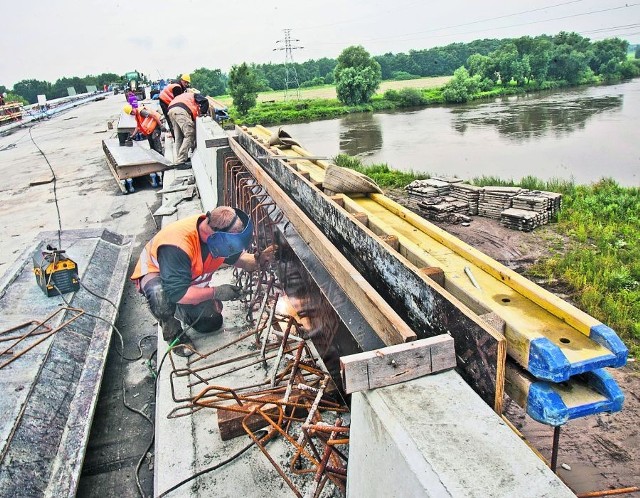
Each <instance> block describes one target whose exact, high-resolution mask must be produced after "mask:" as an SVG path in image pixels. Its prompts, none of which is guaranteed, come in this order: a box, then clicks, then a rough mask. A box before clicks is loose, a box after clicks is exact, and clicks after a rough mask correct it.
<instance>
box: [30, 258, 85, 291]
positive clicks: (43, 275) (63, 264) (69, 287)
mask: <svg viewBox="0 0 640 498" xmlns="http://www.w3.org/2000/svg"><path fill="white" fill-rule="evenodd" d="M33 273H34V274H35V276H36V281H37V282H38V285H39V286H40V288H41V289H42V291H43V292H44V293H45V295H46V296H47V297H51V296H57V295H59V294H67V293H68V292H75V291H77V290H79V289H80V280H79V278H78V265H76V263H75V262H74V261H73V260H72V259H70V258H68V257H67V256H66V254H65V251H63V250H60V249H56V248H55V247H51V246H50V245H47V246H46V249H44V250H40V251H36V254H35V255H34V256H33Z"/></svg>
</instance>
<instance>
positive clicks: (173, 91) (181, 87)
mask: <svg viewBox="0 0 640 498" xmlns="http://www.w3.org/2000/svg"><path fill="white" fill-rule="evenodd" d="M190 86H191V75H189V74H186V73H185V74H183V75H182V76H180V79H179V80H178V82H177V83H170V84H168V85H167V86H165V87H164V88H163V89H162V91H161V92H160V95H159V96H158V99H159V100H160V109H162V112H163V113H164V117H165V118H167V123H169V130H171V135H172V136H173V127H172V124H171V120H170V119H169V115H168V112H169V105H170V104H171V101H172V100H173V99H174V98H176V97H177V96H178V95H180V94H182V93H184V92H185V90H186V89H187V88H189V87H190Z"/></svg>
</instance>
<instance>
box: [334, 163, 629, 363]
mask: <svg viewBox="0 0 640 498" xmlns="http://www.w3.org/2000/svg"><path fill="white" fill-rule="evenodd" d="M334 161H335V163H336V164H338V165H339V166H343V167H347V168H351V169H355V170H357V171H359V172H361V173H364V174H366V175H367V176H369V177H370V178H372V179H373V180H374V181H376V183H378V185H380V187H382V188H403V187H404V186H406V185H408V184H409V183H410V182H412V181H413V180H416V179H419V178H428V176H429V175H417V174H415V173H412V172H410V173H405V172H401V171H395V170H392V169H389V167H388V166H387V165H386V164H379V165H371V166H365V165H363V164H362V162H361V161H360V160H359V159H358V158H354V157H350V156H346V155H339V156H337V157H336V158H335V159H334ZM471 183H473V184H475V185H478V186H485V185H504V186H520V187H523V188H528V189H532V190H547V191H551V192H559V193H561V194H562V195H563V208H562V210H561V211H560V214H559V216H558V220H557V223H553V224H551V225H547V226H546V227H545V228H544V229H543V230H539V231H537V233H540V232H543V234H546V235H551V236H552V237H553V239H554V240H552V242H551V243H550V244H549V255H548V256H547V257H546V258H544V259H542V260H540V261H538V262H537V263H536V264H535V265H533V266H532V267H531V268H529V269H528V270H527V272H526V273H525V275H526V276H528V277H537V278H544V279H545V280H546V281H548V282H556V281H557V282H560V283H561V284H563V285H564V286H566V287H568V288H569V289H570V291H571V299H572V301H573V302H575V303H576V304H577V306H578V307H579V308H580V309H582V310H583V311H585V312H586V313H589V314H590V315H591V316H593V317H595V318H596V319H598V320H600V321H601V322H602V323H604V324H606V325H608V326H609V327H611V328H612V329H614V330H615V331H616V332H617V333H618V334H619V336H620V338H621V339H622V340H623V341H624V343H625V344H626V345H627V346H628V347H629V350H630V353H631V355H633V356H635V357H636V358H638V357H640V244H639V243H638V241H640V188H637V187H621V186H619V185H618V184H617V183H616V182H615V181H614V180H612V179H603V180H601V181H600V182H598V183H595V184H593V185H575V184H574V183H573V182H571V181H567V180H559V179H553V180H550V181H547V182H545V181H543V180H540V179H538V178H535V177H532V176H528V177H525V178H523V179H522V180H521V181H520V182H514V181H513V180H503V179H500V178H496V177H487V176H484V177H479V178H474V179H473V180H472V181H471ZM535 233H536V232H534V234H535Z"/></svg>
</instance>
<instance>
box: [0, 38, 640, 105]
mask: <svg viewBox="0 0 640 498" xmlns="http://www.w3.org/2000/svg"><path fill="white" fill-rule="evenodd" d="M351 48H352V47H349V48H347V49H345V50H349V49H351ZM628 49H629V44H628V42H626V41H624V40H621V39H618V38H611V39H605V40H602V41H595V42H591V41H590V40H589V39H588V38H585V37H583V36H581V35H579V34H577V33H566V32H561V33H559V34H557V35H555V36H550V35H541V36H537V37H529V36H523V37H520V38H505V39H482V40H474V41H472V42H469V43H451V44H449V45H445V46H442V47H434V48H429V49H424V50H410V51H409V52H408V53H397V54H393V53H386V54H383V55H379V56H373V57H371V56H369V54H368V53H367V60H371V61H373V62H375V64H376V65H372V66H371V67H372V69H373V68H375V71H374V73H375V75H376V78H378V73H379V78H380V79H381V80H390V79H395V80H403V79H411V78H416V77H428V76H447V75H451V74H454V72H455V71H456V70H458V69H459V68H461V67H464V68H465V70H466V71H467V72H466V73H465V72H464V71H459V72H458V76H456V78H455V84H454V83H453V82H452V88H450V89H449V91H448V93H447V100H448V101H450V102H463V101H465V99H466V98H468V97H469V95H471V94H472V93H473V92H474V91H478V90H483V89H484V90H486V89H488V88H489V87H491V86H494V85H506V84H515V85H517V86H524V85H531V84H532V83H535V84H536V85H538V87H544V86H545V85H547V86H549V87H551V86H553V85H552V84H550V82H561V83H563V84H567V85H575V84H580V83H590V82H596V81H605V82H611V81H617V80H620V79H624V78H629V77H633V76H635V75H637V70H638V66H637V65H636V64H635V63H634V62H633V61H628V60H627V59H626V54H627V50H628ZM343 53H344V52H343ZM347 65H349V63H347ZM244 66H246V70H245V69H244V68H243V69H242V71H241V73H242V75H244V76H247V75H248V76H250V81H249V83H250V84H249V87H250V88H251V89H252V90H253V89H256V91H257V92H262V91H270V90H284V89H285V88H286V86H287V83H289V86H291V85H292V83H293V81H294V78H293V76H294V74H295V76H297V82H298V84H299V85H300V87H303V88H304V87H310V86H319V85H324V84H337V83H338V81H337V80H336V74H337V72H342V73H343V74H346V75H349V74H350V73H351V71H347V72H346V73H344V71H342V68H341V63H340V58H338V59H330V58H321V59H317V60H313V59H312V60H308V61H305V62H301V63H294V64H293V65H289V66H288V67H287V66H286V65H285V64H273V63H268V64H254V63H250V64H246V63H245V64H244ZM239 67H240V66H234V68H236V69H237V68H239ZM236 72H237V71H236ZM287 75H288V81H287ZM191 76H192V85H193V86H194V87H195V88H198V89H199V90H200V91H202V92H203V93H205V94H206V95H212V96H216V95H223V94H226V93H228V92H230V91H231V89H232V87H235V88H236V89H237V88H238V86H239V83H238V82H237V81H236V82H235V83H231V76H236V74H235V73H234V69H233V68H232V70H231V72H230V73H229V74H225V73H223V72H222V71H221V70H220V69H208V68H205V67H202V68H199V69H196V70H195V71H193V72H192V73H191ZM347 79H348V78H347ZM119 80H121V77H120V76H118V75H116V74H113V73H104V74H101V75H98V76H85V77H84V78H79V77H73V78H61V79H59V80H57V81H56V82H55V83H53V84H50V83H48V82H46V81H39V80H34V79H31V80H22V81H20V82H18V83H16V84H15V85H14V87H13V89H12V90H11V93H13V94H15V95H17V96H20V97H22V98H23V99H24V100H26V101H28V102H30V103H35V102H36V99H37V95H38V94H45V95H47V98H50V99H52V98H58V97H63V96H66V95H67V88H68V87H71V86H73V87H74V88H76V89H77V90H78V88H84V87H85V86H86V85H95V86H97V87H99V88H100V87H102V86H103V85H104V84H110V83H113V82H116V81H119ZM240 86H243V87H246V86H247V85H246V84H243V85H240ZM343 86H344V78H343ZM0 91H7V89H6V88H5V87H3V86H0ZM374 91H375V89H374ZM365 93H366V92H365Z"/></svg>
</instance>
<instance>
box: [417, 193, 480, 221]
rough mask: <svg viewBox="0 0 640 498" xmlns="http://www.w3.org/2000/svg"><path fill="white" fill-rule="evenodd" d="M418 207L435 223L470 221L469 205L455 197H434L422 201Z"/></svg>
mask: <svg viewBox="0 0 640 498" xmlns="http://www.w3.org/2000/svg"><path fill="white" fill-rule="evenodd" d="M418 207H419V208H420V210H421V211H422V212H423V213H424V214H425V216H426V217H427V218H429V219H430V220H435V221H449V222H452V223H455V222H458V221H470V220H471V218H469V217H468V216H467V215H468V214H469V203H468V202H466V201H461V200H458V199H456V198H455V197H450V196H446V197H432V198H429V199H427V200H425V201H420V202H419V203H418Z"/></svg>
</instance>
